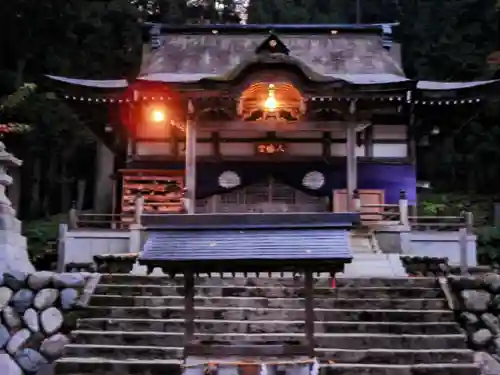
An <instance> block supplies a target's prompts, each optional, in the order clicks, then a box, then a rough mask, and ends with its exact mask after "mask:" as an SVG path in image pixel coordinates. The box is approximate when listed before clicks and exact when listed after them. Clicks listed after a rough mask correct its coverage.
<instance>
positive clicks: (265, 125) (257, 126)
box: [198, 120, 346, 132]
mask: <svg viewBox="0 0 500 375" xmlns="http://www.w3.org/2000/svg"><path fill="white" fill-rule="evenodd" d="M345 124H346V123H345V122H344V121H297V122H286V121H260V122H257V121H255V122H253V121H243V120H234V121H218V122H210V121H206V122H205V121H204V122H200V123H199V124H198V129H200V130H254V131H265V132H283V131H313V130H318V131H331V130H335V129H336V128H338V127H341V126H345Z"/></svg>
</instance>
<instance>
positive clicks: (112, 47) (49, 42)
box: [0, 0, 500, 218]
mask: <svg viewBox="0 0 500 375" xmlns="http://www.w3.org/2000/svg"><path fill="white" fill-rule="evenodd" d="M245 3H246V2H245V1H243V0H109V1H98V0H51V1H45V2H44V1H33V0H18V1H15V2H12V1H3V2H0V22H1V24H2V33H0V45H1V46H2V51H1V53H0V101H1V100H2V99H3V98H4V97H5V96H6V95H7V94H10V93H12V92H14V91H16V90H17V89H18V88H19V87H21V85H22V84H24V83H27V82H36V83H38V84H41V83H42V80H41V77H42V76H43V75H44V74H47V73H51V74H57V75H65V76H74V77H82V78H94V79H104V78H122V77H129V76H134V75H135V74H136V73H137V70H138V66H139V63H140V57H141V48H142V40H141V30H140V29H141V22H144V21H154V22H163V23H169V24H184V23H234V22H239V21H240V14H241V10H242V9H243V8H244V5H245ZM360 5H361V11H362V12H361V14H360V16H361V21H362V22H366V23H371V22H373V23H376V22H393V21H399V22H400V23H401V26H400V27H399V28H398V29H397V30H396V37H397V39H398V41H400V42H401V43H402V45H403V56H404V66H405V70H406V72H407V74H408V76H410V77H415V78H419V79H437V80H470V79H482V78H489V77H492V76H493V75H494V74H495V72H494V71H492V70H491V69H488V67H487V65H486V61H487V56H488V55H489V54H490V53H492V52H493V51H494V50H495V49H496V47H497V42H498V40H499V38H498V36H499V34H498V30H497V28H498V14H497V11H496V8H495V6H496V4H495V0H404V1H401V0H360ZM356 11H357V8H356V1H354V0H250V4H249V7H248V11H247V13H248V14H247V16H248V23H285V24H286V23H288V24H289V23H353V22H355V20H356ZM496 107H497V106H496V105H491V106H486V107H483V108H480V110H479V111H478V112H477V113H475V112H472V113H471V112H470V111H469V112H466V111H465V112H463V111H462V110H461V109H458V108H457V109H453V108H452V109H450V112H449V113H446V114H445V115H443V113H436V114H433V113H430V112H429V113H424V114H422V116H421V117H420V121H419V122H418V123H417V124H416V130H415V133H416V134H424V133H425V132H428V129H430V128H431V127H432V126H434V125H437V126H439V127H440V128H441V129H442V131H441V133H440V134H439V135H438V136H434V137H431V139H430V146H428V147H426V148H421V149H420V154H421V155H420V156H421V157H420V159H419V166H418V167H419V173H420V174H421V175H422V176H423V177H425V178H428V179H431V180H432V183H433V185H434V186H437V187H438V188H442V189H445V190H451V189H454V190H457V189H461V190H466V191H479V192H481V191H488V190H494V189H496V186H498V184H499V183H500V177H498V176H499V174H498V167H499V165H500V148H498V146H497V145H498V142H499V141H500V126H499V125H498V122H499V121H498V119H499V113H498V110H497V109H496ZM7 121H16V122H25V123H28V124H30V125H31V126H32V128H33V131H32V132H30V133H27V134H24V135H16V136H14V135H12V136H6V137H5V138H4V142H6V143H7V145H8V146H9V147H10V148H11V150H12V151H13V152H15V153H16V154H17V155H18V156H19V157H21V158H23V159H24V161H25V164H24V167H23V177H24V182H25V183H24V184H23V199H22V200H23V202H25V203H24V205H23V207H22V210H21V211H22V214H23V216H24V217H25V218H34V217H39V216H41V215H42V216H43V215H46V214H51V213H55V212H58V211H61V210H62V211H64V210H66V209H67V206H68V204H69V202H68V201H70V200H71V199H74V198H75V197H74V196H73V195H74V186H75V185H76V184H77V181H78V180H81V179H84V180H87V182H88V184H89V185H91V184H92V176H93V172H94V165H93V158H92V157H91V156H90V155H93V153H94V146H95V141H94V138H93V137H92V136H91V135H90V134H89V132H88V130H86V127H85V123H84V122H83V121H82V120H81V119H80V118H79V117H78V116H77V114H76V113H75V112H74V111H73V110H72V108H70V107H69V106H68V104H67V103H66V102H64V101H56V100H53V99H50V98H48V97H47V96H46V95H45V94H44V93H43V92H42V91H41V90H39V92H38V93H37V94H35V95H33V96H31V97H29V98H28V99H26V100H25V101H23V102H22V103H20V104H19V105H18V106H17V107H16V108H14V109H10V110H9V111H2V112H0V123H3V122H7ZM103 121H105V119H104V120H103ZM435 160H440V163H435V162H434V161H435ZM75 166H77V167H75ZM42 171H43V172H42ZM68 186H69V187H70V190H71V194H70V195H72V196H70V197H69V198H68V197H67V196H66V195H67V194H66V195H65V194H62V193H61V191H62V190H64V189H65V188H63V187H66V188H68ZM87 191H89V192H91V191H92V186H89V187H88V189H87ZM90 195H91V194H90ZM91 198H92V197H91V196H90V197H89V199H90V200H91Z"/></svg>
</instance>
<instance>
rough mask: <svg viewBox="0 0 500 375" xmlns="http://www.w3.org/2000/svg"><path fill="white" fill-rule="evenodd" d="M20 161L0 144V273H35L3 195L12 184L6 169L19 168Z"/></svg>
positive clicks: (12, 214)
mask: <svg viewBox="0 0 500 375" xmlns="http://www.w3.org/2000/svg"><path fill="white" fill-rule="evenodd" d="M21 164H22V162H21V160H19V159H17V158H16V157H14V156H13V155H12V154H10V153H8V152H7V151H6V149H5V145H4V144H3V143H2V142H0V273H3V272H25V273H31V272H34V271H35V268H34V267H33V264H32V263H31V262H30V260H29V257H28V248H27V243H26V237H24V236H22V235H21V222H20V221H19V220H18V219H16V216H15V215H16V212H15V210H14V209H13V208H12V203H11V201H10V200H9V199H8V198H7V196H6V195H5V192H6V188H7V187H8V186H10V185H11V184H12V178H11V177H10V176H9V175H8V174H7V168H10V167H19V166H21Z"/></svg>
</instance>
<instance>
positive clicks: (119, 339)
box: [71, 330, 466, 349]
mask: <svg viewBox="0 0 500 375" xmlns="http://www.w3.org/2000/svg"><path fill="white" fill-rule="evenodd" d="M71 335H72V337H73V343H74V344H91V345H137V346H164V347H173V346H176V345H178V344H179V342H182V339H183V337H184V334H183V333H182V332H175V333H174V332H141V331H138V332H127V331H83V330H77V331H73V332H72V333H71ZM194 337H195V339H198V340H202V341H218V342H240V343H241V342H261V343H277V342H278V343H279V342H304V341H305V335H304V334H293V333H281V334H279V333H270V334H269V333H256V334H248V333H230V334H204V333H196V334H195V335H194ZM315 340H316V345H317V346H318V347H320V348H335V349H373V348H384V349H401V348H405V349H448V348H455V349H466V338H465V336H464V335H461V334H455V335H390V334H366V333H351V334H344V333H341V334H339V333H317V334H316V335H315Z"/></svg>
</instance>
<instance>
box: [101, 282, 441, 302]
mask: <svg viewBox="0 0 500 375" xmlns="http://www.w3.org/2000/svg"><path fill="white" fill-rule="evenodd" d="M409 280H410V279H409ZM95 294H99V295H104V294H106V295H121V296H182V295H184V288H182V287H180V286H162V285H127V284H100V285H98V286H97V288H96V290H95ZM196 294H197V295H198V296H207V297H209V296H210V297H268V298H296V297H304V295H305V293H304V289H303V288H287V287H235V286H226V287H207V286H205V287H203V286H202V287H200V286H198V287H197V288H196ZM314 296H315V298H321V297H335V298H441V297H442V296H443V294H442V291H441V290H440V289H438V288H426V287H413V288H405V287H392V288H387V287H338V288H335V289H334V288H331V287H328V288H315V289H314Z"/></svg>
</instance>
